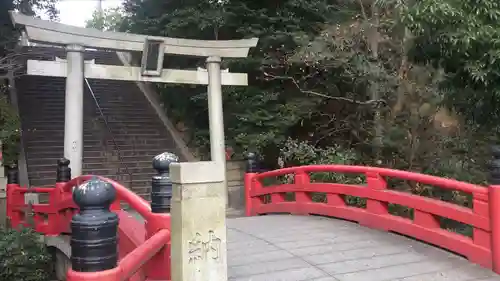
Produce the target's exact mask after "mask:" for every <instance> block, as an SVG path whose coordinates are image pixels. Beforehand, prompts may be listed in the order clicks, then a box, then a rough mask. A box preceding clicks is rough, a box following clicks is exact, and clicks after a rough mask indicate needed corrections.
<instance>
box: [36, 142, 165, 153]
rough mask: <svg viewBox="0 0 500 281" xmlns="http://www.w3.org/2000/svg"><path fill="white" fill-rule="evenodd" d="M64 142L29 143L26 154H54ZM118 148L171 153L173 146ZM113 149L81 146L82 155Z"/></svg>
mask: <svg viewBox="0 0 500 281" xmlns="http://www.w3.org/2000/svg"><path fill="white" fill-rule="evenodd" d="M63 146H64V142H63V140H61V141H59V142H57V141H56V142H54V143H48V144H47V145H44V144H42V145H40V144H38V143H37V142H35V143H29V144H27V150H28V153H30V155H31V154H32V153H35V152H40V151H50V152H51V153H52V152H56V151H64V147H63ZM118 148H119V149H120V151H145V150H147V151H173V150H174V149H173V146H169V145H168V144H167V145H163V144H162V145H160V144H158V145H156V146H153V145H151V144H140V143H138V144H130V143H127V144H118ZM114 150H115V148H114V146H112V145H110V146H106V147H103V146H99V145H95V144H93V145H88V144H85V143H84V146H83V151H84V153H85V152H87V151H90V152H96V151H114Z"/></svg>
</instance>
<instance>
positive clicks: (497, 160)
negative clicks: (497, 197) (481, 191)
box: [490, 145, 500, 185]
mask: <svg viewBox="0 0 500 281" xmlns="http://www.w3.org/2000/svg"><path fill="white" fill-rule="evenodd" d="M491 154H492V155H493V160H492V161H491V162H490V184H492V185H500V145H494V146H492V147H491Z"/></svg>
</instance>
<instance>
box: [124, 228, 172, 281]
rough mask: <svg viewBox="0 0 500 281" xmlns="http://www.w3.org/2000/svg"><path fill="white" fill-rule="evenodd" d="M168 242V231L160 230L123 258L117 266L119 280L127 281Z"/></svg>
mask: <svg viewBox="0 0 500 281" xmlns="http://www.w3.org/2000/svg"><path fill="white" fill-rule="evenodd" d="M169 242H170V231H169V230H167V229H162V230H160V231H158V232H157V233H156V234H154V235H153V236H151V237H150V238H149V239H148V240H146V241H145V242H144V243H143V244H141V245H140V246H139V247H137V248H135V249H134V250H133V251H132V252H130V253H129V254H128V255H126V256H125V258H123V259H122V260H121V261H120V262H119V264H118V269H119V272H120V274H119V277H120V280H128V279H129V278H130V277H131V276H132V275H134V274H135V273H136V272H137V271H138V270H139V269H141V267H143V266H144V265H145V264H146V263H147V262H149V261H150V260H151V259H152V258H153V257H154V255H156V254H157V253H158V252H160V251H161V250H162V249H163V247H165V246H166V245H167V244H168V243H169Z"/></svg>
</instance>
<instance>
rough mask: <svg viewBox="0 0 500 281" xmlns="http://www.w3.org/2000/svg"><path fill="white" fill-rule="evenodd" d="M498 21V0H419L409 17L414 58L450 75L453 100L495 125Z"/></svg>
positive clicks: (499, 90)
mask: <svg viewBox="0 0 500 281" xmlns="http://www.w3.org/2000/svg"><path fill="white" fill-rule="evenodd" d="M499 19H500V3H499V2H498V1H495V0H481V1H472V0H464V1H454V0H440V1H431V0H424V1H417V2H416V3H415V4H414V5H411V6H409V7H408V11H407V14H406V16H405V18H404V20H405V22H406V24H407V26H408V28H409V29H411V31H412V32H413V33H414V35H415V42H416V44H415V48H414V50H413V52H414V53H413V59H414V60H415V61H419V62H429V63H432V64H433V65H434V66H436V67H440V68H442V69H443V71H444V72H445V74H446V75H447V77H448V79H447V82H448V83H447V84H446V85H445V86H446V87H447V88H450V89H452V90H451V91H450V92H449V93H448V95H446V98H447V99H448V102H449V104H450V105H452V106H455V107H456V108H458V109H460V111H461V112H462V113H464V114H466V115H467V116H468V118H469V119H470V120H473V121H475V122H479V123H481V124H487V123H489V125H491V126H496V122H495V121H496V120H497V119H498V117H500V106H499V105H500V21H499Z"/></svg>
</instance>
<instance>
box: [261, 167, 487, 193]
mask: <svg viewBox="0 0 500 281" xmlns="http://www.w3.org/2000/svg"><path fill="white" fill-rule="evenodd" d="M299 172H302V173H319V172H333V173H348V174H365V175H366V174H378V175H380V176H385V177H393V178H399V179H404V180H410V181H418V182H420V183H425V184H430V185H436V186H440V187H443V188H446V189H451V190H458V191H463V192H467V193H477V194H484V195H487V194H488V189H486V188H484V187H482V186H479V185H475V184H470V183H465V182H461V181H457V180H453V179H446V178H440V177H436V176H431V175H424V174H420V173H414V172H408V171H401V170H394V169H387V168H379V167H370V166H348V165H308V166H297V167H288V168H282V169H277V170H273V171H267V172H262V173H258V174H257V176H256V179H263V178H269V177H277V176H283V175H287V174H296V173H299Z"/></svg>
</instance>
